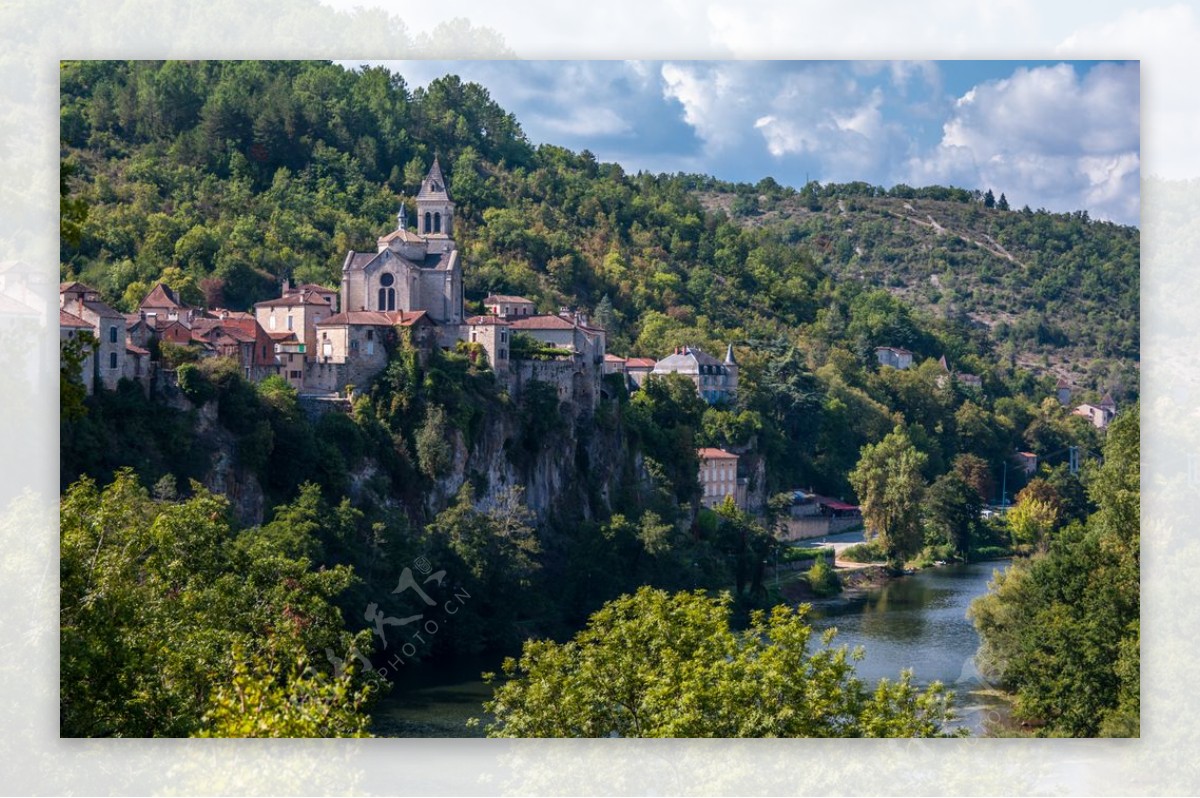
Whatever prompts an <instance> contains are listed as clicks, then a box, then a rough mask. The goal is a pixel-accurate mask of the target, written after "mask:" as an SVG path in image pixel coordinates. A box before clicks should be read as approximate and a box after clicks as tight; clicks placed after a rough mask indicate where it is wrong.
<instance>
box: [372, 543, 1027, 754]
mask: <svg viewBox="0 0 1200 798" xmlns="http://www.w3.org/2000/svg"><path fill="white" fill-rule="evenodd" d="M845 540H852V537H851V536H837V537H835V538H831V539H830V542H834V541H838V542H844V541H845ZM1006 566H1007V563H1006V562H984V563H972V564H970V565H947V566H941V567H936V568H929V569H926V570H924V571H920V572H918V573H915V574H911V575H908V576H903V577H898V578H896V579H894V580H892V581H890V582H888V583H887V584H886V585H883V586H880V587H876V588H872V589H869V590H865V591H863V592H860V593H856V594H853V595H849V596H838V597H835V598H831V599H824V600H820V601H817V602H814V603H813V610H812V614H811V615H810V616H809V617H810V619H811V622H812V624H813V626H814V627H815V628H817V629H821V630H824V629H828V628H831V627H836V628H837V632H838V633H837V637H836V638H835V639H834V645H847V646H850V647H851V648H854V647H856V646H862V648H863V650H864V652H865V657H864V659H863V660H861V661H860V662H858V663H857V665H856V670H857V671H858V674H859V676H860V677H862V678H863V679H864V680H866V681H867V682H868V683H874V682H876V681H878V680H879V679H881V678H889V679H895V678H896V677H897V676H899V674H900V671H901V670H903V669H905V668H911V669H912V671H913V676H914V681H916V682H917V683H919V684H928V683H930V682H933V681H941V682H942V683H943V684H945V685H946V686H947V687H948V688H950V689H952V690H954V692H955V694H956V709H957V713H958V715H959V720H958V723H957V724H956V725H961V726H965V727H966V728H968V729H969V730H970V731H971V733H972V734H981V733H983V732H984V731H985V723H986V721H987V720H989V719H996V718H1004V717H1005V716H1006V715H1007V712H1006V705H1005V703H1004V701H1003V699H1001V698H1000V697H999V696H997V695H996V694H995V693H993V692H992V691H990V690H988V689H987V685H985V684H984V683H983V681H982V680H981V678H980V676H979V672H978V671H977V670H976V668H975V665H974V662H973V657H974V655H975V651H976V650H977V649H978V648H979V636H978V635H977V634H976V632H975V628H974V627H973V626H972V625H971V622H970V621H969V620H967V617H966V613H967V606H968V605H969V604H970V603H971V600H972V599H974V598H976V597H977V596H981V595H983V594H984V593H985V592H986V591H987V583H988V581H989V580H990V579H991V577H992V572H993V571H994V570H996V569H998V568H1004V567H1006ZM498 664H499V663H498V662H493V663H483V664H482V666H481V665H479V664H475V665H472V666H466V665H463V666H459V667H457V668H455V669H452V670H446V669H438V670H436V671H434V670H432V669H429V670H420V669H414V670H413V671H411V672H409V673H406V674H398V675H397V676H398V682H399V683H398V684H396V686H395V688H394V689H393V690H392V693H391V694H390V695H389V696H387V697H386V698H385V699H384V701H383V702H382V705H381V706H380V707H379V709H378V710H377V712H376V719H377V731H376V733H378V734H387V735H394V736H462V735H469V734H472V730H469V729H467V728H466V726H465V723H466V719H467V718H469V717H472V716H478V715H480V714H481V711H480V704H481V703H482V702H483V701H484V700H486V699H487V698H488V697H489V696H490V695H491V689H490V688H489V687H488V686H487V685H485V684H484V683H483V682H482V681H480V679H479V673H480V672H481V671H482V670H498ZM474 733H476V734H478V733H479V732H478V731H477V730H476V731H474Z"/></svg>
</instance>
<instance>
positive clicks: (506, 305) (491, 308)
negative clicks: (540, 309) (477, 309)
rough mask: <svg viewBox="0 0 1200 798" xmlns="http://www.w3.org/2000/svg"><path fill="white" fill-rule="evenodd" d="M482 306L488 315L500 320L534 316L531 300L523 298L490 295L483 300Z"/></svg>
mask: <svg viewBox="0 0 1200 798" xmlns="http://www.w3.org/2000/svg"><path fill="white" fill-rule="evenodd" d="M483 306H484V307H485V308H487V312H488V313H490V314H491V315H493V316H499V317H500V318H502V319H511V318H517V317H520V316H533V315H536V312H535V311H534V305H533V300H531V299H526V298H525V297H523V296H506V295H504V294H492V295H491V296H489V297H487V298H486V299H484V300H483Z"/></svg>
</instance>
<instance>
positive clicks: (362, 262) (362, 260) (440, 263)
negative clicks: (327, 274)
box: [342, 249, 456, 272]
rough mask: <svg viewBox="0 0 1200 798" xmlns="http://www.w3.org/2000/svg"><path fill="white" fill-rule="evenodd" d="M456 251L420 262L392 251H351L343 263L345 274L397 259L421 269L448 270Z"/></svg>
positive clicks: (437, 253) (435, 253)
mask: <svg viewBox="0 0 1200 798" xmlns="http://www.w3.org/2000/svg"><path fill="white" fill-rule="evenodd" d="M455 252H456V250H449V251H448V252H432V253H430V254H428V255H426V256H425V257H424V258H422V259H420V260H413V259H412V258H406V257H404V256H403V255H401V254H399V253H397V252H393V251H392V250H390V249H385V250H383V251H382V252H355V251H354V250H350V252H349V253H348V254H347V255H346V260H345V262H343V263H342V271H343V272H358V271H363V270H365V269H366V268H367V267H368V266H370V265H371V264H372V263H374V262H375V261H376V260H377V259H380V258H396V259H397V260H399V261H400V262H401V263H407V264H409V265H410V266H414V267H417V268H420V269H443V268H446V266H447V264H449V262H450V258H451V257H453V255H454V254H455Z"/></svg>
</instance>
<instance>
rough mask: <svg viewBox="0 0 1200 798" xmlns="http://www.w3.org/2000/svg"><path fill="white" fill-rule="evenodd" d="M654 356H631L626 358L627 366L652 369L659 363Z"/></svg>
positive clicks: (628, 367)
mask: <svg viewBox="0 0 1200 798" xmlns="http://www.w3.org/2000/svg"><path fill="white" fill-rule="evenodd" d="M657 362H658V361H656V360H655V359H654V358H652V357H631V358H627V359H626V360H625V368H627V369H652V368H654V364H655V363H657Z"/></svg>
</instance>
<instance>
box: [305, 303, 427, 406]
mask: <svg viewBox="0 0 1200 798" xmlns="http://www.w3.org/2000/svg"><path fill="white" fill-rule="evenodd" d="M316 327H317V347H316V348H315V349H314V350H312V352H311V354H310V357H309V358H308V363H307V366H306V370H305V385H306V387H308V388H310V389H318V390H325V391H341V390H342V389H343V388H345V387H346V386H347V385H354V386H358V387H362V386H365V385H366V384H367V383H369V382H370V381H371V380H372V379H374V378H375V375H377V374H379V372H381V371H383V370H384V369H385V368H386V367H387V363H388V346H389V345H390V344H392V343H394V341H395V339H396V336H397V334H398V331H402V330H408V331H409V334H411V335H412V339H413V341H412V342H413V344H414V345H415V346H417V347H418V348H421V349H428V348H429V347H431V346H433V345H434V338H435V336H436V330H435V325H434V324H433V322H432V321H431V320H430V319H429V315H428V314H427V313H425V312H424V311H415V312H404V311H391V312H381V311H377V310H356V311H348V312H345V313H338V314H335V315H333V316H330V317H329V318H328V319H325V320H324V321H321V322H319V323H318V324H317V326H316Z"/></svg>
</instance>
